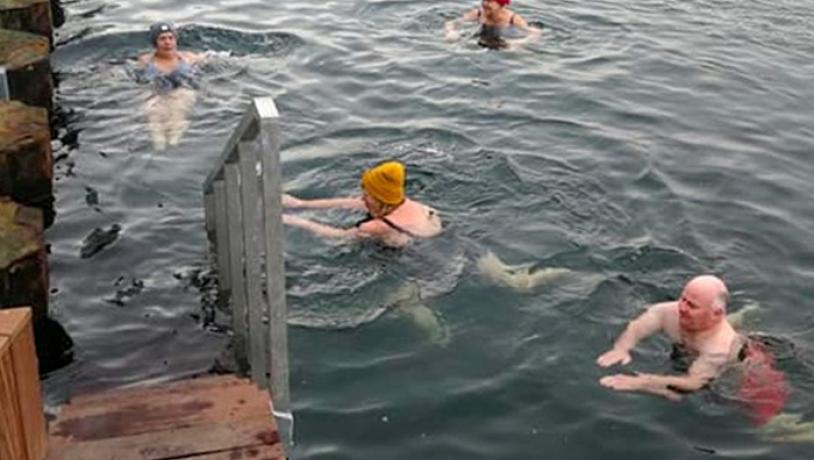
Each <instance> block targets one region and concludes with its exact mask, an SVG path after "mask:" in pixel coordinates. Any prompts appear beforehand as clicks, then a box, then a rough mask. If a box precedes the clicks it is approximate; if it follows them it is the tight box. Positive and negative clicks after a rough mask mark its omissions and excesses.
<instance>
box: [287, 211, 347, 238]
mask: <svg viewBox="0 0 814 460" xmlns="http://www.w3.org/2000/svg"><path fill="white" fill-rule="evenodd" d="M283 223H284V224H286V225H291V226H292V227H299V228H302V229H305V230H308V231H310V232H312V233H315V234H317V235H319V236H324V237H328V238H354V237H357V236H361V235H360V234H359V231H358V229H356V228H338V227H333V226H331V225H325V224H321V223H319V222H314V221H312V220H308V219H304V218H302V217H299V216H292V215H288V214H283Z"/></svg>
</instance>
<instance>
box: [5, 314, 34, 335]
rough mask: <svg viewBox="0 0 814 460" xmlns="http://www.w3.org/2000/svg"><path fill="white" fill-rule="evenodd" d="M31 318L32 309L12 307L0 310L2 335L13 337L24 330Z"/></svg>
mask: <svg viewBox="0 0 814 460" xmlns="http://www.w3.org/2000/svg"><path fill="white" fill-rule="evenodd" d="M30 320H31V309H29V308H12V309H8V310H0V336H4V337H8V338H10V339H13V338H14V337H17V336H18V335H20V334H21V333H22V332H23V329H25V326H26V324H27V323H28V322H29V321H30Z"/></svg>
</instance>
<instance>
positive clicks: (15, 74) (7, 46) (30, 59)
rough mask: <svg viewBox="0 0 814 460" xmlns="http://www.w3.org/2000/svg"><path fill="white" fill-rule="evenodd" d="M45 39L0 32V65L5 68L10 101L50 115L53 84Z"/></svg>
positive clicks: (11, 32)
mask: <svg viewBox="0 0 814 460" xmlns="http://www.w3.org/2000/svg"><path fill="white" fill-rule="evenodd" d="M48 40H49V38H48V37H44V36H42V35H35V34H30V33H26V32H18V31H14V30H5V29H0V66H4V67H5V68H6V80H7V81H8V87H9V93H10V95H11V97H10V99H12V100H15V101H21V102H24V103H26V104H28V105H31V106H35V107H43V108H45V109H47V110H48V112H49V113H50V112H51V109H52V107H53V100H52V99H53V92H54V83H53V81H52V79H51V59H50V55H49V51H50V45H49V41H48Z"/></svg>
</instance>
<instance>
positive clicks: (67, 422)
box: [51, 382, 276, 441]
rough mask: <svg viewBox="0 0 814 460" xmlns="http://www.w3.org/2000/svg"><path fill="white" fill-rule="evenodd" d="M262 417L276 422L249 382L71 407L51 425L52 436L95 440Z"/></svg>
mask: <svg viewBox="0 0 814 460" xmlns="http://www.w3.org/2000/svg"><path fill="white" fill-rule="evenodd" d="M262 417H266V418H267V419H269V420H270V421H272V420H273V419H272V415H271V411H270V409H269V403H268V397H267V395H266V394H265V393H264V392H262V391H260V390H259V389H257V388H256V387H255V386H254V385H251V384H250V383H248V382H246V383H244V384H243V385H240V386H230V387H228V388H224V387H220V386H216V387H212V388H208V389H206V390H204V391H196V392H188V393H179V394H177V395H171V396H167V395H166V394H164V393H161V392H157V393H156V394H155V395H150V396H145V397H141V398H138V399H133V398H123V399H120V400H116V401H111V403H110V404H109V405H99V404H95V405H91V406H83V405H77V404H71V405H69V406H67V407H65V408H63V410H62V413H60V416H59V419H58V420H57V422H56V423H52V429H51V436H52V437H63V438H68V439H72V440H75V441H92V440H98V439H103V438H115V437H122V436H134V435H139V434H143V433H151V432H157V431H169V430H176V429H180V428H188V427H191V426H195V425H207V424H211V423H219V422H238V421H240V420H243V419H252V418H262ZM275 429H276V428H275Z"/></svg>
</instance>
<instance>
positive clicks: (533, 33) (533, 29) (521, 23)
mask: <svg viewBox="0 0 814 460" xmlns="http://www.w3.org/2000/svg"><path fill="white" fill-rule="evenodd" d="M514 26H515V27H517V28H518V29H521V30H523V31H525V32H526V36H525V37H522V38H512V39H509V40H508V42H509V47H510V48H515V49H516V48H518V47H520V46H522V45H524V44H526V43H528V42H530V41H532V40H537V39H538V38H539V37H540V35H542V33H543V29H541V28H539V27H537V26H533V25H531V24H529V23H528V22H526V20H525V19H523V17H522V16H520V15H519V14H518V15H516V16H515V19H514Z"/></svg>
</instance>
